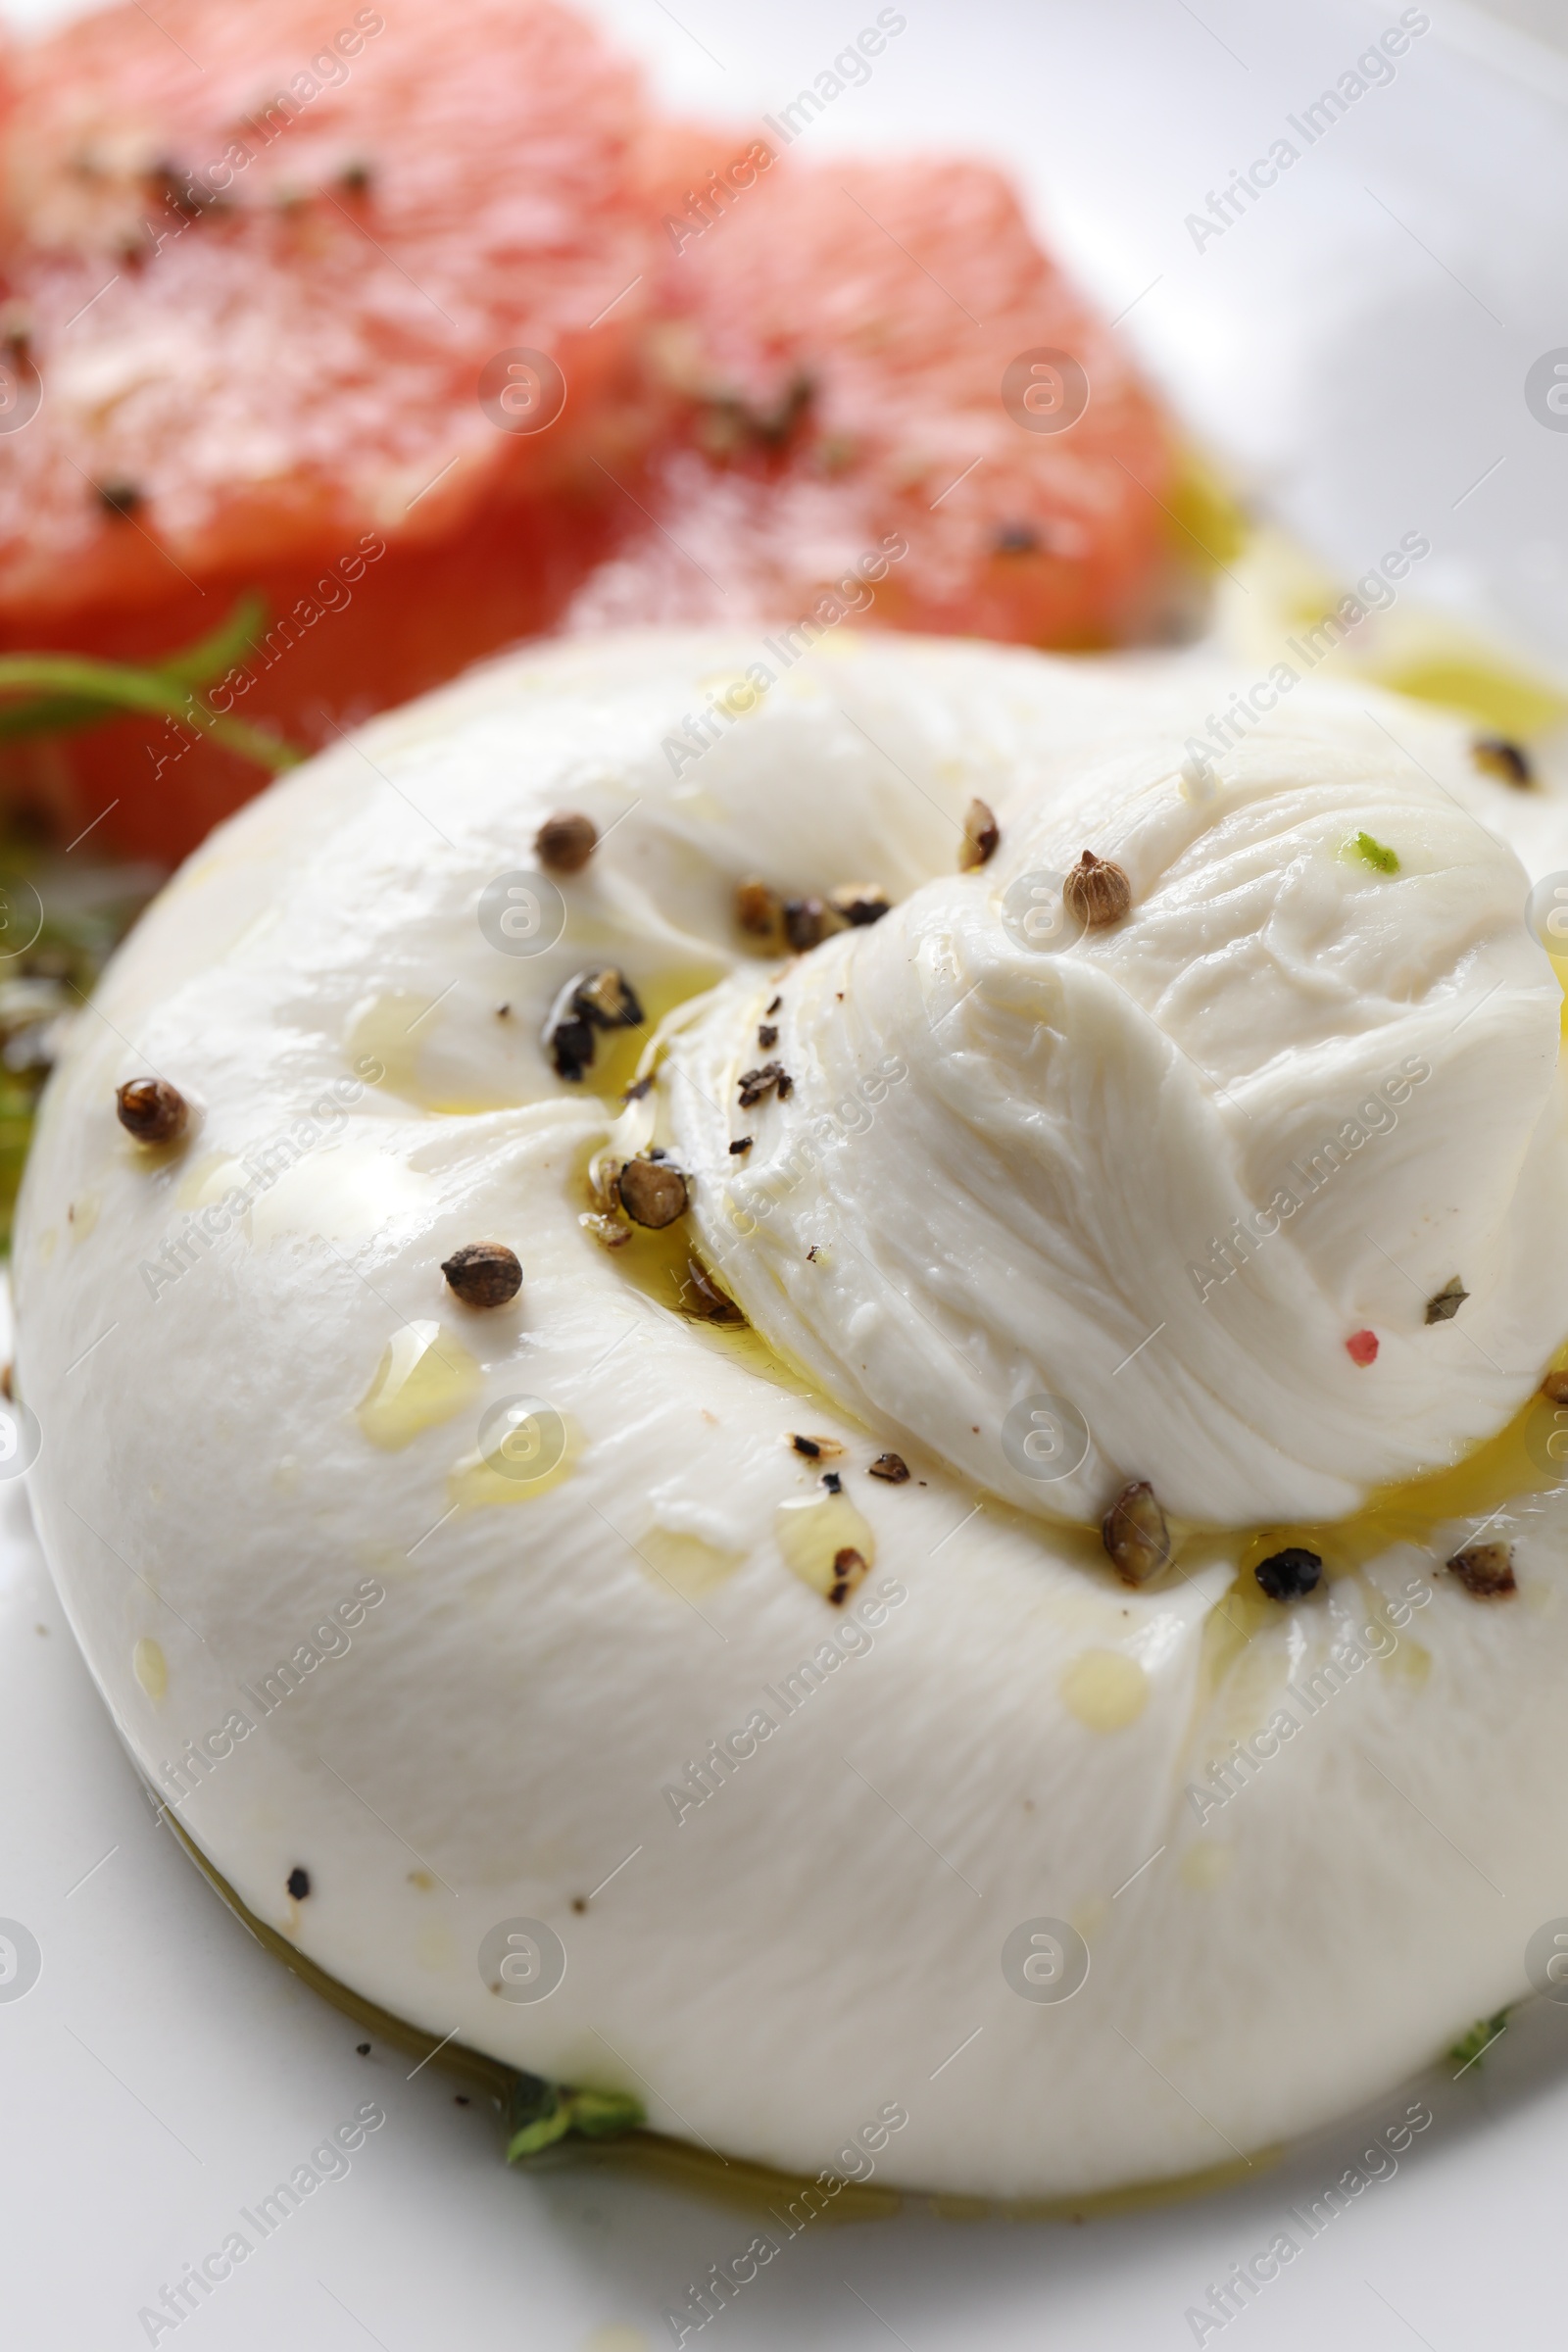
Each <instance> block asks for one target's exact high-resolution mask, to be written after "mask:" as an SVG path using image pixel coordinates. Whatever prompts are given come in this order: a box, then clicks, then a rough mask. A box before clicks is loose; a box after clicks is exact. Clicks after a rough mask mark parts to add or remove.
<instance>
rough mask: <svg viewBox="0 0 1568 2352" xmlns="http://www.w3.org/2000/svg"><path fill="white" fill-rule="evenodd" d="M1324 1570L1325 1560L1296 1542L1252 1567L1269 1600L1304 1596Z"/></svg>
mask: <svg viewBox="0 0 1568 2352" xmlns="http://www.w3.org/2000/svg"><path fill="white" fill-rule="evenodd" d="M1322 1573H1323V1562H1322V1560H1321V1559H1320V1558H1319V1557H1318V1555H1317V1553H1316V1552H1315V1551H1303V1550H1301V1548H1300V1547H1299V1545H1298V1544H1288V1545H1287V1546H1286V1548H1285V1550H1284V1551H1276V1552H1271V1553H1270V1555H1269V1557H1268V1558H1267V1559H1266V1560H1259V1561H1258V1563H1257V1566H1256V1567H1255V1568H1254V1569H1253V1571H1252V1574H1253V1575H1254V1576H1255V1577H1256V1579H1257V1581H1258V1584H1259V1586H1260V1587H1261V1588H1262V1590H1263V1591H1264V1592H1265V1593H1267V1594H1268V1596H1269V1598H1270V1600H1300V1599H1303V1598H1304V1597H1305V1595H1306V1594H1307V1593H1310V1592H1311V1591H1312V1589H1313V1587H1314V1586H1315V1585H1316V1583H1317V1581H1318V1578H1319V1577H1320V1576H1321V1575H1322Z"/></svg>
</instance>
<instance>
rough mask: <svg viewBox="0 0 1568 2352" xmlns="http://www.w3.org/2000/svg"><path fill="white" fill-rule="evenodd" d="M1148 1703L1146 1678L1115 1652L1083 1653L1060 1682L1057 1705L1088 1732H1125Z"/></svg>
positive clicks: (1133, 1662) (1134, 1664) (1135, 1665)
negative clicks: (1058, 1703)
mask: <svg viewBox="0 0 1568 2352" xmlns="http://www.w3.org/2000/svg"><path fill="white" fill-rule="evenodd" d="M1148 1699H1149V1677H1148V1675H1147V1674H1145V1672H1144V1670H1143V1668H1142V1667H1141V1666H1140V1665H1139V1663H1138V1660H1137V1659H1136V1658H1129V1657H1126V1656H1124V1655H1123V1653H1122V1651H1120V1650H1119V1649H1086V1650H1083V1651H1082V1652H1081V1653H1080V1654H1079V1655H1078V1656H1077V1657H1076V1658H1074V1660H1073V1662H1072V1664H1071V1665H1070V1666H1069V1667H1068V1669H1067V1671H1066V1673H1065V1674H1064V1675H1063V1676H1062V1678H1061V1703H1062V1705H1063V1706H1064V1707H1065V1708H1066V1710H1067V1712H1068V1714H1069V1715H1076V1716H1077V1718H1078V1721H1079V1722H1080V1723H1083V1724H1087V1725H1088V1727H1089V1729H1090V1730H1091V1731H1092V1732H1120V1731H1125V1730H1126V1728H1127V1726H1128V1724H1130V1723H1136V1722H1137V1720H1138V1718H1139V1716H1140V1715H1141V1714H1142V1713H1143V1711H1144V1708H1145V1706H1146V1704H1147V1703H1148Z"/></svg>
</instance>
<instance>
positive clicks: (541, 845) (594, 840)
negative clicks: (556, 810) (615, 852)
mask: <svg viewBox="0 0 1568 2352" xmlns="http://www.w3.org/2000/svg"><path fill="white" fill-rule="evenodd" d="M598 847H599V828H598V826H597V825H596V824H595V823H594V820H593V818H592V817H591V816H582V815H580V814H576V813H567V814H564V815H559V814H558V815H556V816H547V817H546V818H545V821H544V823H543V824H542V825H541V826H540V828H539V830H538V832H537V833H536V834H535V835H534V837H533V854H534V856H535V857H536V858H538V860H539V862H540V864H541V865H542V866H543V867H544V869H545V871H546V873H551V874H580V873H581V872H582V869H583V867H584V866H585V865H586V864H587V862H588V860H589V858H591V857H592V856H593V854H594V852H595V850H596V849H597V848H598Z"/></svg>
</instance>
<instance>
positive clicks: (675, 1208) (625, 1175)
mask: <svg viewBox="0 0 1568 2352" xmlns="http://www.w3.org/2000/svg"><path fill="white" fill-rule="evenodd" d="M616 1189H617V1191H618V1192H619V1194H620V1205H621V1207H622V1208H623V1209H624V1210H625V1211H626V1214H627V1216H628V1217H630V1218H631V1219H632V1221H633V1223H634V1224H637V1225H646V1226H648V1227H649V1228H650V1229H651V1230H652V1231H653V1232H655V1233H658V1232H661V1231H662V1229H663V1227H664V1226H666V1225H673V1224H674V1222H675V1220H676V1218H677V1217H683V1216H684V1215H685V1214H686V1209H687V1206H688V1203H689V1201H690V1199H691V1193H690V1188H689V1186H688V1185H687V1181H686V1179H685V1177H684V1176H683V1175H682V1174H681V1172H680V1170H679V1168H674V1167H671V1166H670V1164H669V1162H668V1160H667V1159H653V1158H649V1159H628V1160H627V1162H626V1164H625V1166H624V1167H623V1168H622V1169H621V1171H620V1175H619V1177H618V1179H617V1183H616Z"/></svg>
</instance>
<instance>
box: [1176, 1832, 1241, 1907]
mask: <svg viewBox="0 0 1568 2352" xmlns="http://www.w3.org/2000/svg"><path fill="white" fill-rule="evenodd" d="M1235 1859H1236V1856H1235V1852H1234V1849H1233V1848H1232V1847H1230V1846H1228V1845H1217V1844H1216V1843H1215V1842H1214V1840H1213V1839H1212V1838H1200V1839H1199V1841H1198V1843H1197V1844H1196V1845H1190V1846H1189V1847H1188V1848H1187V1851H1186V1853H1185V1854H1183V1856H1182V1885H1183V1886H1184V1887H1197V1889H1198V1891H1199V1893H1200V1894H1211V1893H1212V1892H1213V1890H1214V1888H1215V1887H1222V1886H1223V1885H1224V1884H1225V1881H1226V1880H1227V1879H1228V1878H1229V1877H1230V1875H1231V1864H1232V1863H1233V1862H1234V1861H1235Z"/></svg>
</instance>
